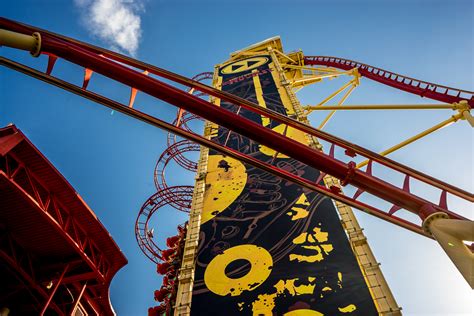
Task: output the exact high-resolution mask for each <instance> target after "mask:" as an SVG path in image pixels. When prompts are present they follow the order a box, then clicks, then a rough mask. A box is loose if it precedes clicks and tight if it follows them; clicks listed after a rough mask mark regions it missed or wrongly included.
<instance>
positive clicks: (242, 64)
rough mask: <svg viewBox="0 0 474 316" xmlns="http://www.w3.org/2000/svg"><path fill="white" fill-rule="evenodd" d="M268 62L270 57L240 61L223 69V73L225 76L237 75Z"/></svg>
mask: <svg viewBox="0 0 474 316" xmlns="http://www.w3.org/2000/svg"><path fill="white" fill-rule="evenodd" d="M267 61H268V57H251V58H247V59H242V60H238V61H236V62H234V63H232V64H229V65H227V66H225V67H224V68H222V70H221V72H222V73H223V74H225V75H230V74H236V73H239V72H243V71H247V70H251V69H254V68H257V67H260V66H262V65H263V64H265V63H266V62H267Z"/></svg>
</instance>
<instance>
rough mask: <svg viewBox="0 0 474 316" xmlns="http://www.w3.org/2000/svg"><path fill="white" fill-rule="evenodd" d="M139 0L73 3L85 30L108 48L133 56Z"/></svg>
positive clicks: (138, 28)
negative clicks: (78, 10)
mask: <svg viewBox="0 0 474 316" xmlns="http://www.w3.org/2000/svg"><path fill="white" fill-rule="evenodd" d="M142 1H143V0H74V2H75V3H76V5H77V6H78V7H79V8H80V9H81V11H82V12H81V15H82V16H81V18H82V20H83V23H84V24H85V26H86V27H87V29H88V30H89V31H90V32H91V33H92V34H93V35H95V36H97V37H99V38H100V39H102V40H104V41H105V42H107V44H109V45H110V46H111V48H112V49H115V50H121V51H125V52H127V53H129V54H130V55H132V56H134V55H135V54H136V52H137V49H138V44H139V42H140V37H141V34H142V29H141V19H140V16H139V13H140V12H143V11H144V8H143V3H142Z"/></svg>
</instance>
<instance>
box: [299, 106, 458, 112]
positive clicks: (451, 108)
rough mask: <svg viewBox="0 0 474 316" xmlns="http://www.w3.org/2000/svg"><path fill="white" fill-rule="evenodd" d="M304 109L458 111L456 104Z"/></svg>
mask: <svg viewBox="0 0 474 316" xmlns="http://www.w3.org/2000/svg"><path fill="white" fill-rule="evenodd" d="M303 109H304V110H305V111H306V112H307V113H310V112H312V111H328V110H338V111H354V110H456V109H457V107H456V105H454V104H403V105H401V104H370V105H369V104H367V105H345V106H339V105H325V106H323V107H322V106H320V105H308V106H305V107H303Z"/></svg>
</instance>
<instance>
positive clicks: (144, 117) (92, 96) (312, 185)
mask: <svg viewBox="0 0 474 316" xmlns="http://www.w3.org/2000/svg"><path fill="white" fill-rule="evenodd" d="M0 64H1V65H4V66H7V67H9V68H11V69H14V70H17V71H20V72H22V73H24V74H27V75H29V76H32V77H34V78H37V79H39V80H42V81H45V82H47V83H49V84H52V85H55V86H57V87H60V88H62V89H64V90H67V91H70V92H72V93H75V94H77V95H79V96H82V97H84V98H87V99H89V100H92V101H94V102H96V103H99V104H102V105H105V106H107V107H109V108H111V109H113V110H115V111H118V112H121V113H124V114H126V115H128V116H130V117H132V118H135V119H137V120H140V121H143V122H145V123H147V124H150V125H152V126H155V127H158V128H161V129H164V130H166V131H169V132H171V133H173V134H175V135H179V136H182V137H184V138H186V139H189V140H192V141H194V142H196V143H198V144H200V145H203V146H206V147H208V148H211V149H214V150H216V151H218V152H220V153H222V154H225V155H228V156H230V157H233V158H235V159H238V160H240V161H242V162H244V163H248V164H250V165H253V166H255V167H257V168H260V169H261V170H264V171H266V172H269V173H271V174H274V175H276V176H278V177H281V178H283V179H286V180H289V181H291V182H293V183H296V184H299V185H301V186H303V187H306V188H308V189H310V190H312V191H315V192H318V193H321V194H324V195H327V196H329V197H330V198H333V199H335V200H338V201H340V202H342V203H345V204H347V205H350V206H352V207H355V208H357V209H360V210H362V211H363V212H366V213H368V214H371V215H373V216H375V217H378V218H380V219H383V220H385V221H388V222H390V223H392V224H395V225H398V226H400V227H403V228H406V229H408V230H410V231H412V232H415V233H418V234H421V235H424V236H426V237H430V236H429V235H428V234H426V233H425V232H424V231H423V230H422V229H421V227H420V226H418V225H416V224H414V223H411V222H409V221H406V220H404V219H401V218H399V217H396V216H389V214H387V213H386V212H383V211H381V210H379V209H377V208H375V207H372V206H370V205H367V204H365V203H362V202H360V201H357V200H355V199H353V198H352V199H351V198H349V197H347V196H345V195H343V194H341V193H335V192H333V191H331V190H330V189H328V188H326V187H324V186H322V185H319V181H316V182H312V181H309V180H307V179H304V178H301V177H299V176H297V175H294V174H292V173H289V172H287V171H285V170H282V169H279V168H277V167H275V166H272V165H270V164H268V163H264V162H261V161H260V160H257V159H255V158H253V157H251V156H248V155H246V154H243V153H240V152H238V151H235V150H233V149H230V148H228V147H224V146H222V145H221V144H218V143H214V142H212V141H211V140H209V139H207V138H205V137H203V136H200V135H197V134H194V133H191V132H189V131H187V130H183V129H181V128H179V127H177V126H175V125H174V124H170V123H167V122H164V121H162V120H160V119H158V118H156V117H153V116H151V115H148V114H146V113H143V112H140V111H138V110H136V109H133V108H130V107H128V106H126V105H124V104H121V103H118V102H116V101H113V100H111V99H108V98H106V97H104V96H101V95H99V94H97V93H94V92H91V91H87V90H83V89H81V88H80V87H78V86H76V85H74V84H71V83H68V82H65V81H63V80H61V79H58V78H54V77H51V76H49V75H46V74H44V73H42V72H40V71H38V70H35V69H33V68H30V67H27V66H24V65H21V64H18V63H16V62H13V61H10V60H7V59H5V58H0ZM453 217H454V218H460V216H458V215H456V214H454V215H453Z"/></svg>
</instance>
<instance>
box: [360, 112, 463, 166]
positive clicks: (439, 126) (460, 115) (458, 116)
mask: <svg viewBox="0 0 474 316" xmlns="http://www.w3.org/2000/svg"><path fill="white" fill-rule="evenodd" d="M459 119H464V115H463V113H458V114H455V115H453V116H451V117H450V118H449V119H447V120H445V121H442V122H441V123H439V124H436V125H435V126H433V127H430V128H428V129H427V130H425V131H423V132H421V133H419V134H417V135H415V136H413V137H410V138H408V139H407V140H404V141H403V142H401V143H399V144H397V145H395V146H392V147H390V148H388V149H386V150H384V151H382V152H381V153H379V155H382V156H387V155H388V154H391V153H393V152H394V151H396V150H398V149H400V148H403V147H405V146H407V145H409V144H411V143H413V142H415V141H417V140H419V139H420V138H423V137H425V136H427V135H429V134H431V133H433V132H436V131H437V130H440V129H442V128H443V127H446V126H448V125H450V124H452V123H454V122H456V121H458V120H459ZM368 163H369V161H368V160H365V161H363V162H361V163H360V164H358V165H357V168H361V167H363V166H365V165H367V164H368Z"/></svg>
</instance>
